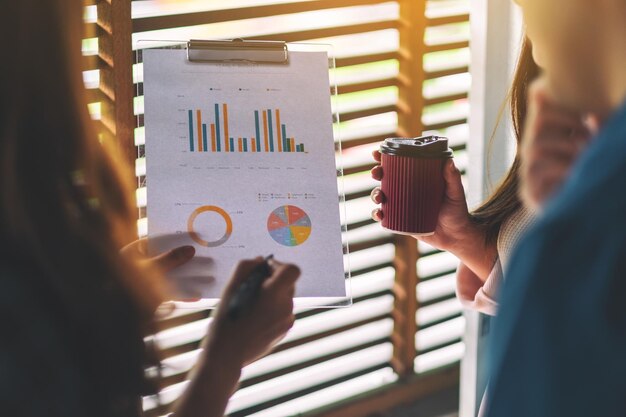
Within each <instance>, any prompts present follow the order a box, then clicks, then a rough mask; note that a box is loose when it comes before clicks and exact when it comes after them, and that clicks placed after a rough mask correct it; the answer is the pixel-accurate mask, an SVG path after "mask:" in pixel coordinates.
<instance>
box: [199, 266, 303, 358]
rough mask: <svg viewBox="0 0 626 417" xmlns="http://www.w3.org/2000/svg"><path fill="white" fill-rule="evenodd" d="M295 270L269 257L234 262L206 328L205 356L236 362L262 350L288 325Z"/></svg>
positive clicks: (275, 341) (291, 324) (291, 319)
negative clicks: (213, 317) (212, 316)
mask: <svg viewBox="0 0 626 417" xmlns="http://www.w3.org/2000/svg"><path fill="white" fill-rule="evenodd" d="M299 276H300V269H299V268H298V267H297V266H295V265H293V264H284V263H281V262H279V261H276V260H274V259H273V258H272V257H271V256H270V257H267V258H265V259H263V258H261V257H259V258H256V259H251V260H244V261H241V262H239V264H238V265H237V266H236V267H235V270H234V272H233V274H232V276H231V279H230V281H229V283H228V284H227V286H226V289H225V290H224V293H223V295H222V299H221V300H222V301H221V303H220V307H219V308H218V309H217V311H216V313H215V319H214V321H213V323H212V325H211V326H210V330H209V335H208V337H207V342H206V354H207V355H214V356H218V357H221V358H228V360H229V361H231V360H236V361H238V362H241V363H240V365H242V366H245V365H246V364H248V363H250V362H252V361H254V360H255V359H257V358H259V357H260V356H262V355H263V354H265V353H267V352H268V351H269V350H270V349H271V347H272V346H273V345H274V344H275V343H277V342H278V341H279V340H281V339H282V338H283V337H284V336H285V334H286V333H287V331H288V330H289V329H290V328H291V327H292V326H293V323H294V320H295V317H294V314H293V297H294V294H295V283H296V280H297V279H298V277H299Z"/></svg>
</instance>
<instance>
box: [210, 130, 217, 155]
mask: <svg viewBox="0 0 626 417" xmlns="http://www.w3.org/2000/svg"><path fill="white" fill-rule="evenodd" d="M211 150H212V151H213V152H215V150H216V142H215V123H211Z"/></svg>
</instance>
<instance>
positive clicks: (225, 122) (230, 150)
mask: <svg viewBox="0 0 626 417" xmlns="http://www.w3.org/2000/svg"><path fill="white" fill-rule="evenodd" d="M222 109H223V111H224V142H226V146H225V148H226V149H225V151H226V152H232V151H233V150H234V149H230V146H229V144H228V106H227V105H226V103H224V104H223V105H222Z"/></svg>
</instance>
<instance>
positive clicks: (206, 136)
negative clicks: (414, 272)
mask: <svg viewBox="0 0 626 417" xmlns="http://www.w3.org/2000/svg"><path fill="white" fill-rule="evenodd" d="M143 62H144V64H143V71H144V95H145V99H144V100H145V101H144V103H145V104H144V106H145V107H144V109H145V134H146V164H147V166H146V179H147V204H148V205H147V213H148V236H149V238H150V246H151V250H153V251H159V252H160V251H163V250H166V249H169V248H172V247H175V246H180V245H194V246H195V248H196V258H195V259H194V260H193V261H191V262H190V263H189V264H188V265H186V266H184V267H182V268H180V269H179V270H178V271H176V272H175V273H174V274H172V277H173V279H175V282H176V283H177V286H179V287H181V288H184V289H186V290H187V293H188V294H189V295H190V296H192V295H197V294H196V293H197V292H198V291H199V292H200V293H201V296H202V298H210V299H214V298H217V297H219V295H220V293H221V291H222V288H223V286H224V284H225V282H226V281H227V279H228V277H229V276H230V273H231V271H232V268H233V266H234V265H235V263H236V262H237V261H238V260H240V259H243V258H251V257H255V256H265V255H268V254H273V255H274V257H275V258H276V259H278V260H280V261H285V262H293V263H295V264H297V265H298V266H299V267H300V268H301V270H302V275H301V277H300V280H299V282H298V284H297V290H296V296H297V297H342V296H345V295H346V290H345V288H346V287H345V283H344V263H343V252H342V249H343V248H342V242H341V224H340V213H339V198H338V190H337V174H336V165H335V148H334V143H333V131H332V113H331V106H330V88H329V79H328V57H327V54H326V53H324V52H291V53H290V60H289V64H288V65H255V64H244V65H241V64H228V63H193V62H188V61H187V59H186V53H185V51H184V50H168V49H148V50H145V51H143ZM216 110H217V112H216ZM216 113H217V117H216ZM198 116H199V117H198ZM199 118H200V120H198V119H199ZM199 131H200V136H199V134H198V132H199ZM226 135H227V136H226ZM231 137H232V138H233V139H232V142H233V143H232V145H233V147H234V149H229V150H230V151H229V152H227V146H228V148H230V145H231V144H230V143H228V144H227V143H226V141H225V139H228V142H230V141H231V139H230V138H231ZM240 138H241V139H240ZM244 139H245V140H244ZM285 139H286V140H285ZM270 140H272V142H270ZM240 142H241V143H240ZM279 142H280V144H279ZM287 142H288V143H287ZM279 145H280V146H279ZM218 148H219V149H218ZM287 150H293V151H292V152H288V151H287Z"/></svg>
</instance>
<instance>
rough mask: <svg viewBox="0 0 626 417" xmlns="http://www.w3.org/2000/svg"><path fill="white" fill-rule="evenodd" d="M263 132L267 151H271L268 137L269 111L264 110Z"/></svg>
mask: <svg viewBox="0 0 626 417" xmlns="http://www.w3.org/2000/svg"><path fill="white" fill-rule="evenodd" d="M263 134H264V137H265V152H269V151H270V142H269V139H268V138H267V111H265V110H263Z"/></svg>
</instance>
